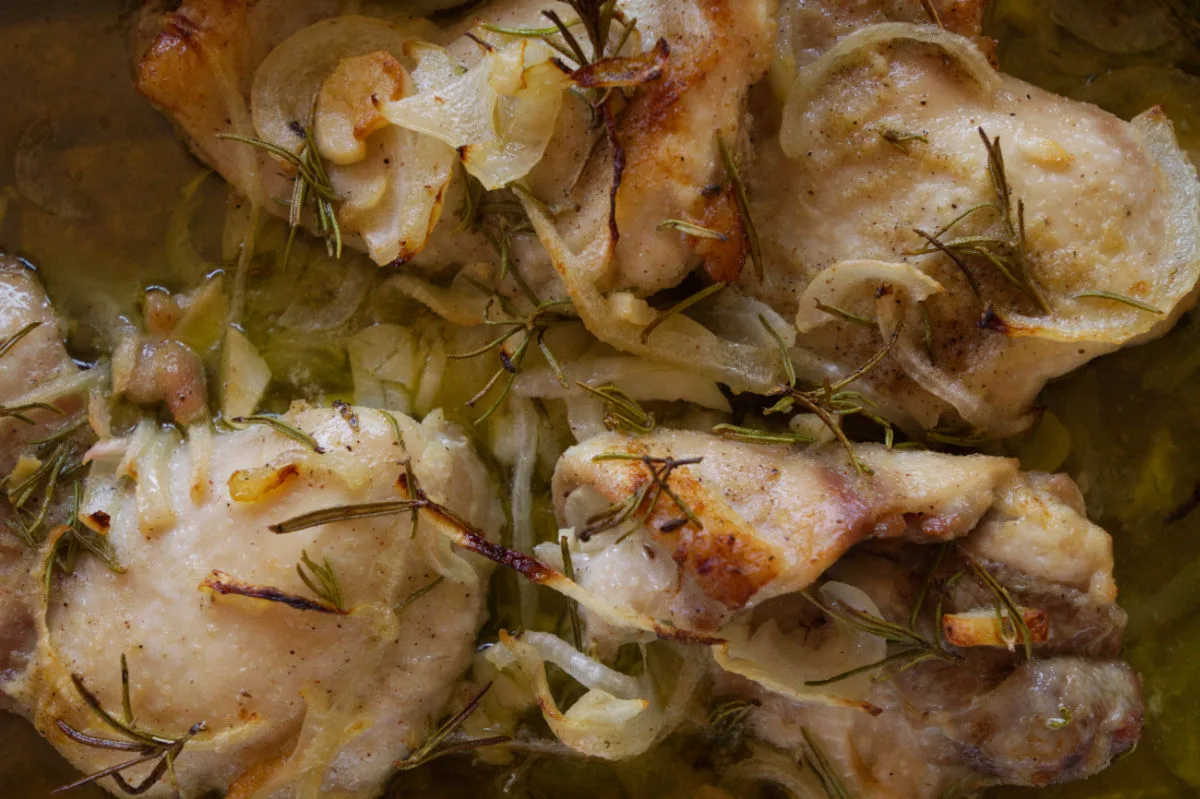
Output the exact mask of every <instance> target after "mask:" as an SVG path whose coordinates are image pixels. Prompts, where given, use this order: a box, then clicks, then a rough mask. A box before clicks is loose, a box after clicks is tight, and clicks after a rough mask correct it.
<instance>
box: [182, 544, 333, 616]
mask: <svg viewBox="0 0 1200 799" xmlns="http://www.w3.org/2000/svg"><path fill="white" fill-rule="evenodd" d="M306 561H307V562H308V563H309V564H311V565H312V566H316V564H312V563H311V561H308V556H307V555H305V556H304V560H302V561H301V563H305V562H306ZM328 566H329V562H328V561H326V563H325V567H328ZM317 568H318V569H319V568H322V567H320V566H317ZM296 571H297V572H299V574H300V579H302V580H303V581H304V583H305V585H307V586H308V587H309V589H310V590H312V591H313V593H315V594H317V595H318V597H319V598H318V599H309V598H308V597H306V596H300V595H299V594H289V593H287V592H286V591H281V590H280V589H278V588H276V587H274V586H271V585H254V584H252V583H248V582H245V581H244V580H239V579H238V578H236V577H234V576H233V575H231V574H227V573H226V572H223V571H221V570H220V569H213V570H212V571H211V572H209V573H208V576H207V577H205V578H204V579H203V580H202V581H201V582H200V586H199V587H200V589H201V590H202V591H210V592H212V593H214V594H219V595H221V596H241V597H246V598H247V599H257V600H261V601H263V602H275V603H277V604H280V605H284V606H285V607H289V608H291V609H292V610H301V611H313V612H315V613H332V614H336V615H338V616H345V615H347V614H348V613H349V611H348V610H346V609H345V606H344V605H343V606H342V607H337V606H336V605H334V603H333V600H334V599H335V598H337V599H338V600H340V591H341V589H340V587H338V586H337V585H336V580H337V578H336V576H335V575H333V574H332V570H331V571H330V573H329V574H327V575H325V577H330V578H332V580H333V581H334V584H333V585H332V586H325V585H316V584H315V583H314V581H313V580H312V579H310V578H309V577H308V576H307V575H306V574H305V573H304V572H303V571H301V569H300V565H299V564H298V565H297V566H296ZM317 579H318V580H321V579H322V577H321V576H320V575H318V577H317Z"/></svg>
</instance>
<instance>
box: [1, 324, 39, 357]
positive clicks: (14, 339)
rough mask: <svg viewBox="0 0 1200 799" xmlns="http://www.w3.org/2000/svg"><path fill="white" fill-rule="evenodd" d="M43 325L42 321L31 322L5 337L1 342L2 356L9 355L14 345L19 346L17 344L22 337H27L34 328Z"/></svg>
mask: <svg viewBox="0 0 1200 799" xmlns="http://www.w3.org/2000/svg"><path fill="white" fill-rule="evenodd" d="M41 326H42V323H41V322H30V323H29V324H27V325H25V327H23V328H21V329H20V330H18V331H17V332H16V333H13V334H12V335H11V336H9V337H8V338H6V339H4V342H3V343H0V358H3V357H4V356H5V355H8V353H9V351H10V350H12V348H13V347H15V346H17V344H18V343H19V342H20V341H21V339H23V338H25V337H26V336H28V335H29V334H30V333H32V332H33V331H34V330H37V329H38V328H39V327H41Z"/></svg>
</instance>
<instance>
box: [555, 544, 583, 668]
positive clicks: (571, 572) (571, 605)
mask: <svg viewBox="0 0 1200 799" xmlns="http://www.w3.org/2000/svg"><path fill="white" fill-rule="evenodd" d="M558 548H559V551H560V552H561V553H562V562H563V574H564V575H566V577H567V579H568V580H570V581H571V582H575V564H574V563H572V562H571V547H570V545H569V544H568V542H567V537H566V536H565V535H562V536H559V537H558ZM567 616H568V617H569V618H570V619H571V636H572V638H573V639H574V641H575V648H576V649H578V650H579V651H580V652H582V651H583V626H582V625H581V624H580V623H579V603H578V602H576V601H575V600H574V599H568V600H567Z"/></svg>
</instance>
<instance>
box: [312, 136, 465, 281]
mask: <svg viewBox="0 0 1200 799" xmlns="http://www.w3.org/2000/svg"><path fill="white" fill-rule="evenodd" d="M367 150H368V156H367V159H366V160H365V161H363V162H361V163H359V164H354V165H353V166H350V167H331V168H330V170H329V178H330V181H331V182H332V183H333V187H334V191H336V192H338V194H339V196H341V197H344V198H345V201H344V202H343V203H342V205H341V206H340V207H339V208H338V222H339V223H340V224H341V226H342V231H343V232H344V233H357V234H359V235H360V236H361V237H362V239H363V241H364V242H365V243H366V246H367V254H368V255H370V256H371V260H373V261H374V262H375V263H377V264H380V265H383V264H389V263H396V262H400V263H403V262H405V261H407V260H409V259H411V258H412V257H414V256H415V255H416V254H417V253H419V252H420V251H421V250H422V249H424V247H425V244H426V243H427V242H428V241H429V237H430V236H431V235H433V229H434V228H435V227H436V226H437V223H438V221H439V220H440V219H441V217H442V204H443V200H444V198H445V194H446V187H447V186H448V185H449V184H450V179H451V177H453V174H454V162H455V159H456V155H455V152H454V149H453V148H452V147H450V146H448V145H446V144H444V143H442V142H441V141H438V140H437V139H435V138H432V137H430V136H425V135H422V134H420V133H415V132H413V131H411V130H406V129H404V128H399V127H396V126H394V125H389V126H388V127H386V128H384V129H383V130H381V131H379V132H377V133H375V134H373V135H372V136H371V137H370V139H369V140H368V141H367ZM381 186H382V191H380V190H379V189H380V187H381Z"/></svg>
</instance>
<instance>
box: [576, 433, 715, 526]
mask: <svg viewBox="0 0 1200 799" xmlns="http://www.w3.org/2000/svg"><path fill="white" fill-rule="evenodd" d="M618 460H619V461H639V462H641V463H642V464H644V465H645V466H646V470H647V471H648V472H649V476H650V479H649V480H648V481H644V482H642V483H641V484H640V485H639V486H638V488H637V490H636V491H634V493H633V494H632V495H631V496H629V497H627V498H625V499H623V500H621V501H620V502H614V503H613V504H612V505H610V506H608V507H607V508H605V509H604V510H602V511H600V512H599V513H597V514H595V515H593V516H591V517H589V518H588V519H587V525H586V526H585V527H584V528H583V530H581V531H580V532H579V539H580V540H581V541H587V540H588V539H589V538H591V537H592V536H594V535H597V534H599V533H602V532H605V531H607V530H613V529H615V528H617V527H620V526H621V525H623V524H624V523H625V522H627V521H631V520H640V521H641V522H643V523H644V522H645V521H646V520H647V519H648V518H649V516H650V514H651V513H652V512H653V511H654V508H655V507H656V506H657V505H658V500H659V499H660V498H661V496H662V495H663V494H666V495H667V498H668V499H670V500H671V501H672V502H673V503H674V504H675V507H677V508H678V509H679V511H680V513H682V514H683V517H682V519H681V520H676V522H678V523H677V524H676V522H669V523H668V524H676V526H674V527H672V528H670V529H666V530H663V532H673V531H674V530H678V529H679V528H680V527H682V526H683V525H684V524H687V523H689V522H690V523H691V524H693V525H695V526H696V527H697V528H698V529H701V530H703V529H704V524H703V523H702V522H701V521H700V519H699V518H698V517H697V516H696V514H695V513H694V512H693V511H692V509H691V508H690V507H688V505H687V503H685V502H684V501H683V499H681V498H680V496H679V495H678V494H676V493H675V491H674V489H672V488H671V486H670V480H671V474H672V472H674V471H675V470H676V469H678V468H680V467H681V466H694V465H696V464H698V463H700V462H701V461H702V460H704V459H703V458H656V457H651V456H650V455H633V454H629V453H623V452H606V453H601V454H599V455H596V456H594V457H593V458H592V461H594V462H597V463H600V462H603V461H618ZM633 529H636V528H633ZM633 529H630V530H629V531H627V532H626V533H624V534H623V535H622V536H621V538H620V539H618V541H623V540H624V539H625V537H626V536H628V535H630V534H631V533H632V532H633Z"/></svg>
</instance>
